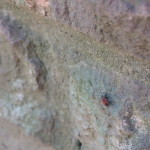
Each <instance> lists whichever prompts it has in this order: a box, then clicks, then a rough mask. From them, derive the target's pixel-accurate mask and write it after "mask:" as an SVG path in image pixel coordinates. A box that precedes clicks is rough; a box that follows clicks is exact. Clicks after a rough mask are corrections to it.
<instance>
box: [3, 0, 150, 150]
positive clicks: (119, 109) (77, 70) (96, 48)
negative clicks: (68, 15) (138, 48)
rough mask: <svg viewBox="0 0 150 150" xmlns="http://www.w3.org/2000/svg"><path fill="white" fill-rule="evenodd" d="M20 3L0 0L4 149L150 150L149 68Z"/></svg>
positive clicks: (107, 44) (144, 62)
mask: <svg viewBox="0 0 150 150" xmlns="http://www.w3.org/2000/svg"><path fill="white" fill-rule="evenodd" d="M18 2H19V1H18ZM56 2H58V1H56ZM63 2H64V1H63ZM78 2H80V1H78ZM93 2H94V1H93ZM83 3H84V2H83ZM60 4H61V3H60ZM18 6H19V5H18ZM18 6H16V5H14V4H13V3H10V2H9V0H6V1H5V2H4V1H0V50H1V51H0V89H1V90H0V116H1V118H2V119H1V120H0V127H1V128H4V132H3V130H0V135H2V134H4V136H3V137H2V136H1V137H2V140H3V141H4V140H5V139H6V136H9V138H10V139H12V135H15V137H16V138H15V139H14V140H15V143H11V141H12V140H10V143H9V142H6V141H4V142H3V143H4V144H1V145H0V146H2V148H3V149H4V148H5V149H6V146H7V147H9V146H14V147H17V146H22V145H23V146H24V147H27V145H29V146H30V147H29V148H28V149H31V150H32V149H33V148H36V147H38V148H40V146H38V145H43V144H44V146H43V147H44V148H47V146H52V148H54V149H55V150H131V149H132V150H149V147H150V141H149V137H150V132H149V131H150V130H149V129H150V119H149V114H150V109H149V108H150V102H149V97H150V68H149V63H148V62H147V61H143V60H141V59H137V57H134V56H132V55H130V54H128V53H126V52H124V51H123V50H122V49H118V47H116V46H114V44H112V43H111V42H107V43H104V42H102V41H101V42H96V41H94V40H92V39H91V38H89V37H88V36H86V35H84V34H82V33H80V32H77V31H74V30H72V29H70V28H67V27H66V26H64V25H62V24H59V23H57V22H53V21H50V20H49V19H48V18H44V17H43V16H40V15H39V14H35V13H34V12H33V11H32V10H30V9H29V8H26V7H24V8H23V7H22V8H19V7H18ZM20 7H21V6H20ZM61 8H62V9H64V8H63V7H61ZM62 12H63V11H62ZM60 13H61V11H60ZM144 36H145V35H144ZM103 94H106V95H107V97H108V100H109V102H110V104H111V105H110V107H105V106H104V105H102V103H101V101H100V99H101V97H102V95H103ZM6 120H8V122H7V121H6ZM5 124H6V127H5ZM14 124H15V125H14ZM7 125H8V126H7ZM11 126H12V128H13V129H14V131H11V129H12V128H11ZM18 126H20V127H18ZM7 128H8V131H10V132H9V134H8V132H6V131H7ZM20 128H21V129H20ZM18 132H19V133H20V134H19V133H18ZM26 133H27V135H26ZM19 137H22V138H23V139H22V140H21V138H20V140H21V141H20V142H19V143H20V144H21V143H23V144H21V145H19V143H18V142H17V139H18V138H19ZM28 137H29V139H30V138H31V143H30V144H29V143H28V142H29V141H28V140H27V139H28ZM35 138H36V139H35ZM32 144H33V145H32Z"/></svg>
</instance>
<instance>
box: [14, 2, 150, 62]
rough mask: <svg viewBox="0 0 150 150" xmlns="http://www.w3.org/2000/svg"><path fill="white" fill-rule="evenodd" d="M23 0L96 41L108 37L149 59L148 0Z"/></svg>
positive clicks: (129, 50) (18, 3)
mask: <svg viewBox="0 0 150 150" xmlns="http://www.w3.org/2000/svg"><path fill="white" fill-rule="evenodd" d="M13 1H15V2H16V4H17V5H20V4H22V3H23V0H13ZM24 4H26V5H27V6H29V7H30V8H33V9H34V10H36V11H38V12H40V13H41V14H43V15H45V16H48V17H49V18H53V19H54V20H56V21H59V22H61V23H63V24H66V25H69V26H71V27H72V28H74V29H77V30H79V31H81V32H83V33H85V34H87V35H89V36H90V37H92V38H94V39H97V40H98V41H105V42H106V41H111V42H113V43H114V44H115V45H118V46H119V47H120V48H121V49H123V50H124V51H126V52H130V53H132V54H133V55H134V56H137V57H139V58H142V59H143V60H148V61H149V60H150V28H149V27H150V1H149V0H142V1H140V0H132V1H130V0H49V1H48V0H36V1H35V0H24Z"/></svg>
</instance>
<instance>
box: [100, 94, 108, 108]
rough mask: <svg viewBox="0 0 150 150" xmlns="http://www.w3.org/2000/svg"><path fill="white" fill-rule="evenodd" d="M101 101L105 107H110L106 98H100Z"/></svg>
mask: <svg viewBox="0 0 150 150" xmlns="http://www.w3.org/2000/svg"><path fill="white" fill-rule="evenodd" d="M101 101H102V103H103V104H104V105H105V106H109V105H110V103H109V101H108V98H107V97H106V96H102V98H101Z"/></svg>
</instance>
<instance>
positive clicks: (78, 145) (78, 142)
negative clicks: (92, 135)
mask: <svg viewBox="0 0 150 150" xmlns="http://www.w3.org/2000/svg"><path fill="white" fill-rule="evenodd" d="M76 145H77V148H78V150H81V147H82V143H81V142H80V141H79V140H77V143H76Z"/></svg>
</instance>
